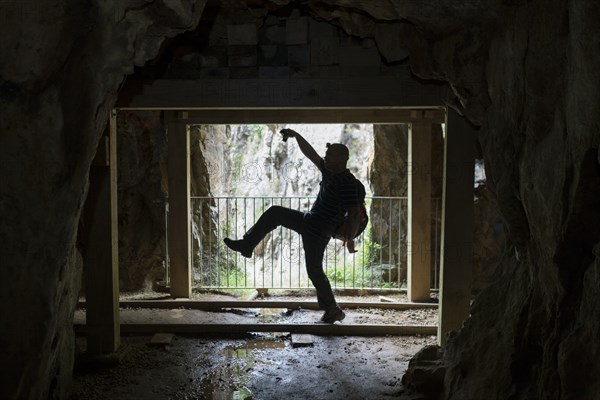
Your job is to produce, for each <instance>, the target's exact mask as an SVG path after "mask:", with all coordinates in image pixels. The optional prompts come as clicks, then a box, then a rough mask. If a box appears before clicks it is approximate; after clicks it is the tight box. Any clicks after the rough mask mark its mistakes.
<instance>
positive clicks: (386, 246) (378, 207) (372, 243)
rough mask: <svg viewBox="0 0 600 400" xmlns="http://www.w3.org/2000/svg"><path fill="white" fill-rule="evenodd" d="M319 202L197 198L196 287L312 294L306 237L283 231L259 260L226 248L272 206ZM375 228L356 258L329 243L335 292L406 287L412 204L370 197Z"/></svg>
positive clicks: (435, 275) (360, 241)
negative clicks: (303, 240) (226, 240)
mask: <svg viewBox="0 0 600 400" xmlns="http://www.w3.org/2000/svg"><path fill="white" fill-rule="evenodd" d="M312 201H314V198H313V197H308V196H293V197H233V196H227V197H192V198H191V210H192V211H191V212H192V216H191V217H192V237H193V244H192V254H193V258H192V260H193V271H194V277H193V279H194V286H195V287H197V288H201V289H254V288H270V289H271V288H273V289H302V288H311V287H312V284H311V283H310V281H309V279H308V276H307V274H306V268H305V263H304V252H303V249H302V243H301V237H300V235H298V234H297V233H296V232H294V231H291V230H289V229H286V228H283V227H279V228H277V229H275V230H274V231H272V232H271V233H269V234H268V235H267V236H266V237H265V238H264V239H263V240H262V242H261V243H259V245H258V246H257V247H256V248H255V250H254V253H253V257H252V258H250V259H247V258H244V257H242V256H241V255H240V254H239V253H236V252H233V251H231V250H230V249H228V248H227V247H226V246H225V245H224V243H223V239H224V238H225V237H231V238H241V237H242V236H243V235H244V233H245V232H246V231H247V230H248V229H249V228H250V227H251V226H252V225H253V224H254V223H256V221H257V220H258V218H259V217H260V215H261V214H262V213H263V212H265V211H266V210H267V209H268V208H269V207H270V206H272V205H279V206H283V207H288V208H292V209H296V210H300V211H307V210H309V209H310V207H311V205H312ZM366 203H367V209H368V212H369V218H370V221H369V225H368V226H367V228H366V229H365V231H364V232H363V234H361V236H359V237H358V238H357V239H356V241H355V242H356V246H355V247H356V250H357V253H354V254H350V253H348V252H347V251H346V249H345V248H344V247H343V245H342V243H341V242H340V241H339V240H335V239H334V240H331V241H330V243H329V245H328V246H327V249H326V250H325V256H324V259H323V268H324V270H325V273H326V274H327V276H328V277H329V280H330V282H331V285H332V287H334V288H353V289H401V288H404V287H406V272H407V269H406V258H407V257H406V256H407V242H406V237H407V235H406V226H407V214H408V213H407V204H408V201H407V198H406V197H367V199H366ZM440 204H441V202H440V201H439V199H434V200H433V201H432V241H431V244H432V249H431V260H432V263H431V278H432V279H431V287H432V288H433V289H437V288H438V281H439V258H440V257H439V243H440V241H439V237H440V218H439V216H440V207H439V206H440Z"/></svg>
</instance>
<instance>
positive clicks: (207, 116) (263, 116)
mask: <svg viewBox="0 0 600 400" xmlns="http://www.w3.org/2000/svg"><path fill="white" fill-rule="evenodd" d="M188 115H189V119H188V123H190V124H261V123H263V124H266V123H269V124H273V123H282V124H283V123H287V124H301V123H311V124H319V123H379V124H402V123H405V124H406V123H413V122H429V123H437V124H442V123H445V122H446V110H445V108H442V107H440V108H423V109H413V108H400V107H386V108H352V109H351V108H310V109H306V108H303V109H302V108H301V109H297V108H296V109H281V108H278V109H240V110H223V109H209V110H192V111H189V112H188Z"/></svg>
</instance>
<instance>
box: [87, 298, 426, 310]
mask: <svg viewBox="0 0 600 400" xmlns="http://www.w3.org/2000/svg"><path fill="white" fill-rule="evenodd" d="M338 305H339V306H340V307H341V308H343V309H356V308H379V309H391V310H414V309H436V308H438V305H437V303H402V302H392V303H379V302H352V301H341V302H338ZM78 306H79V307H81V308H83V307H86V303H85V302H80V303H79V304H78ZM120 306H121V307H122V308H159V309H176V308H186V309H195V310H222V309H228V308H290V309H299V308H302V309H306V310H319V304H318V303H317V302H316V301H309V300H300V301H289V300H284V301H282V300H251V301H247V300H219V301H196V300H127V301H121V303H120Z"/></svg>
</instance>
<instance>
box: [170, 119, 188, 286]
mask: <svg viewBox="0 0 600 400" xmlns="http://www.w3.org/2000/svg"><path fill="white" fill-rule="evenodd" d="M167 140H168V144H167V145H168V179H169V203H168V204H169V217H168V228H167V235H168V243H167V246H168V248H169V275H170V278H171V282H170V286H171V296H173V297H182V298H189V297H190V295H191V294H192V273H191V271H192V262H191V243H192V242H191V232H190V227H191V221H190V134H189V127H188V125H187V123H186V121H185V120H184V119H177V118H174V119H169V120H168V122H167Z"/></svg>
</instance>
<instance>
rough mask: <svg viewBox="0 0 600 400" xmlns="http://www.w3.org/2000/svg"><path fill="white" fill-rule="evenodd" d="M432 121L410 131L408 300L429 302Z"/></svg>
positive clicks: (414, 126) (412, 127)
mask: <svg viewBox="0 0 600 400" xmlns="http://www.w3.org/2000/svg"><path fill="white" fill-rule="evenodd" d="M431 135H432V129H431V123H429V122H414V123H412V124H411V127H410V129H409V133H408V239H407V242H408V251H407V265H408V285H407V286H408V299H409V300H410V301H429V299H430V294H429V291H430V287H431Z"/></svg>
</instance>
